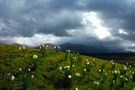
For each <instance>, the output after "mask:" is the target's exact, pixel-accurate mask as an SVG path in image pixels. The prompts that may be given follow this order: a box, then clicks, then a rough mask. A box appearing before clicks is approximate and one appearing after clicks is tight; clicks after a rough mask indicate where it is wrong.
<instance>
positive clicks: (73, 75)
mask: <svg viewBox="0 0 135 90" xmlns="http://www.w3.org/2000/svg"><path fill="white" fill-rule="evenodd" d="M59 49H60V47H59V46H54V49H51V50H50V49H49V47H48V45H40V46H39V47H38V48H28V47H25V46H21V45H16V44H14V45H5V44H0V90H132V89H133V88H134V87H135V65H130V64H128V63H127V64H118V63H115V62H114V61H113V60H111V61H106V60H102V59H98V58H94V57H88V56H85V55H80V54H79V53H77V52H71V51H70V50H66V51H65V52H61V51H59Z"/></svg>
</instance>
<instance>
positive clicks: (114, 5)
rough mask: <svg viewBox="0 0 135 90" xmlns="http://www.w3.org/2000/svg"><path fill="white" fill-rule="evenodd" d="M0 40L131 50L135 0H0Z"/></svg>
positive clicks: (134, 42) (134, 38)
mask: <svg viewBox="0 0 135 90" xmlns="http://www.w3.org/2000/svg"><path fill="white" fill-rule="evenodd" d="M0 42H1V43H19V44H24V45H28V46H37V45H39V44H40V43H53V44H63V43H73V44H83V45H87V46H96V47H105V48H109V49H111V50H115V51H123V52H125V51H127V52H135V0H0Z"/></svg>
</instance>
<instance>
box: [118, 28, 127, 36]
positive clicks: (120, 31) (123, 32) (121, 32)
mask: <svg viewBox="0 0 135 90" xmlns="http://www.w3.org/2000/svg"><path fill="white" fill-rule="evenodd" d="M118 32H119V34H124V35H129V33H128V32H126V31H124V30H123V29H119V30H118Z"/></svg>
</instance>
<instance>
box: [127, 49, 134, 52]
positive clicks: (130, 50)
mask: <svg viewBox="0 0 135 90" xmlns="http://www.w3.org/2000/svg"><path fill="white" fill-rule="evenodd" d="M125 50H126V51H129V52H135V49H125Z"/></svg>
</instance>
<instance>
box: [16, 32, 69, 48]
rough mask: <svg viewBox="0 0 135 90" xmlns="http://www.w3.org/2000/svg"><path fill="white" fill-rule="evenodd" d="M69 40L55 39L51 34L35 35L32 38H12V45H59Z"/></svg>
mask: <svg viewBox="0 0 135 90" xmlns="http://www.w3.org/2000/svg"><path fill="white" fill-rule="evenodd" d="M68 40H70V38H69V37H57V36H55V35H53V34H35V35H33V36H32V37H20V36H19V37H13V42H14V43H19V44H23V45H28V46H37V45H40V43H52V44H61V43H64V42H66V41H68Z"/></svg>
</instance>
